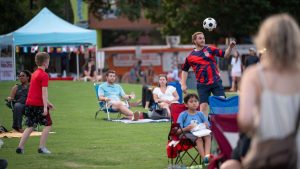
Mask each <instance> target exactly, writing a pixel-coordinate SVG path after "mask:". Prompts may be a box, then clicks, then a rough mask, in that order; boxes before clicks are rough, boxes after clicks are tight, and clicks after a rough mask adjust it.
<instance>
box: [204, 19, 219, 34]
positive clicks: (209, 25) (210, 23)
mask: <svg viewBox="0 0 300 169" xmlns="http://www.w3.org/2000/svg"><path fill="white" fill-rule="evenodd" d="M203 28H204V29H205V30H207V31H213V30H214V29H216V28H217V22H216V20H215V19H214V18H211V17H208V18H206V19H204V21H203Z"/></svg>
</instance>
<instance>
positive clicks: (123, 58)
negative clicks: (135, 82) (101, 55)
mask: <svg viewBox="0 0 300 169" xmlns="http://www.w3.org/2000/svg"><path fill="white" fill-rule="evenodd" d="M139 59H140V60H142V66H147V65H152V66H160V65H161V57H160V55H159V54H157V53H143V54H142V56H141V58H139ZM139 59H138V58H136V57H135V55H134V54H117V55H114V56H113V64H114V66H116V67H117V66H118V67H131V66H134V65H135V64H136V63H137V61H138V60H139Z"/></svg>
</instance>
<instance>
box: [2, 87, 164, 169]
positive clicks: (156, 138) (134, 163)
mask: <svg viewBox="0 0 300 169" xmlns="http://www.w3.org/2000/svg"><path fill="white" fill-rule="evenodd" d="M13 84H15V82H1V83H0V91H1V92H0V100H1V101H2V103H3V104H1V105H0V123H1V124H2V125H4V126H5V127H7V128H8V129H10V130H11V124H12V120H11V119H12V113H11V110H10V109H8V108H7V107H6V106H5V105H4V101H3V100H4V99H5V98H6V97H7V96H8V95H9V93H10V88H11V87H12V86H13ZM122 86H123V87H124V90H125V92H126V93H130V92H131V91H133V92H135V93H136V99H135V101H136V100H139V99H140V98H141V88H142V86H141V85H135V84H122ZM49 100H50V101H51V102H52V103H53V104H54V106H55V110H54V111H52V112H51V116H52V119H53V128H52V131H53V132H55V133H54V134H50V136H49V138H48V141H47V147H48V149H49V150H50V151H51V152H52V154H51V155H41V154H38V153H37V148H38V144H39V137H30V138H29V140H28V142H27V143H26V145H25V154H23V155H18V154H16V153H15V149H16V147H17V145H18V142H19V138H3V139H2V140H3V141H4V145H3V146H2V148H1V149H0V158H4V159H7V160H8V163H9V165H8V168H9V169H46V168H47V169H50V168H51V169H56V168H57V169H62V168H83V169H89V168H103V169H104V168H105V169H106V168H107V169H110V168H113V169H118V168H120V169H121V168H122V169H124V168H126V169H127V168H128V169H147V168H149V169H162V168H166V167H167V166H168V159H167V157H166V150H165V148H166V142H167V135H168V131H169V127H170V124H169V123H148V124H123V123H117V122H108V121H104V120H103V118H104V117H106V114H104V113H101V114H100V116H98V119H96V120H95V119H94V114H95V111H96V110H97V109H98V104H97V101H96V96H95V91H94V87H93V84H92V83H84V82H66V81H65V82H61V81H58V82H56V81H51V82H50V86H49ZM133 110H143V109H142V107H134V108H133Z"/></svg>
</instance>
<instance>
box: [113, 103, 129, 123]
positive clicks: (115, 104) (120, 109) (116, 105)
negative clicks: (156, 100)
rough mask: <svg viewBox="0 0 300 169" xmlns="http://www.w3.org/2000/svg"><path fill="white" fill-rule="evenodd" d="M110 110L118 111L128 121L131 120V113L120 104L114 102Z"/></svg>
mask: <svg viewBox="0 0 300 169" xmlns="http://www.w3.org/2000/svg"><path fill="white" fill-rule="evenodd" d="M112 108H113V109H115V110H118V111H120V112H121V113H122V114H124V115H125V116H126V118H128V119H132V115H133V112H132V111H131V110H130V109H128V108H127V107H126V106H125V105H124V104H123V103H122V102H116V103H113V104H112Z"/></svg>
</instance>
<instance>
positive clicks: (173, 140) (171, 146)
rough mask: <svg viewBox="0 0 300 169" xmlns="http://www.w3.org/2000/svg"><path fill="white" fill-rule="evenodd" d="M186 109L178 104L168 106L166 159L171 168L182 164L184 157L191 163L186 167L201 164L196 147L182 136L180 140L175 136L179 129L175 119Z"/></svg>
mask: <svg viewBox="0 0 300 169" xmlns="http://www.w3.org/2000/svg"><path fill="white" fill-rule="evenodd" d="M186 109H187V108H186V107H185V105H184V104H179V103H174V104H171V106H170V110H171V127H170V132H169V135H168V145H167V155H168V158H169V159H171V164H172V166H173V165H178V164H183V158H184V157H189V158H190V159H191V163H190V164H189V165H188V166H191V165H193V164H195V165H200V164H201V157H200V155H199V153H198V151H197V148H196V145H195V144H194V143H192V142H191V141H190V140H189V139H187V138H186V137H185V136H184V135H183V137H181V138H179V136H178V135H177V130H178V129H181V128H180V125H179V123H177V119H178V117H179V115H180V113H181V112H183V111H185V110H186ZM191 150H195V152H194V153H193V152H191ZM195 153H196V155H195ZM174 159H175V161H174Z"/></svg>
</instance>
